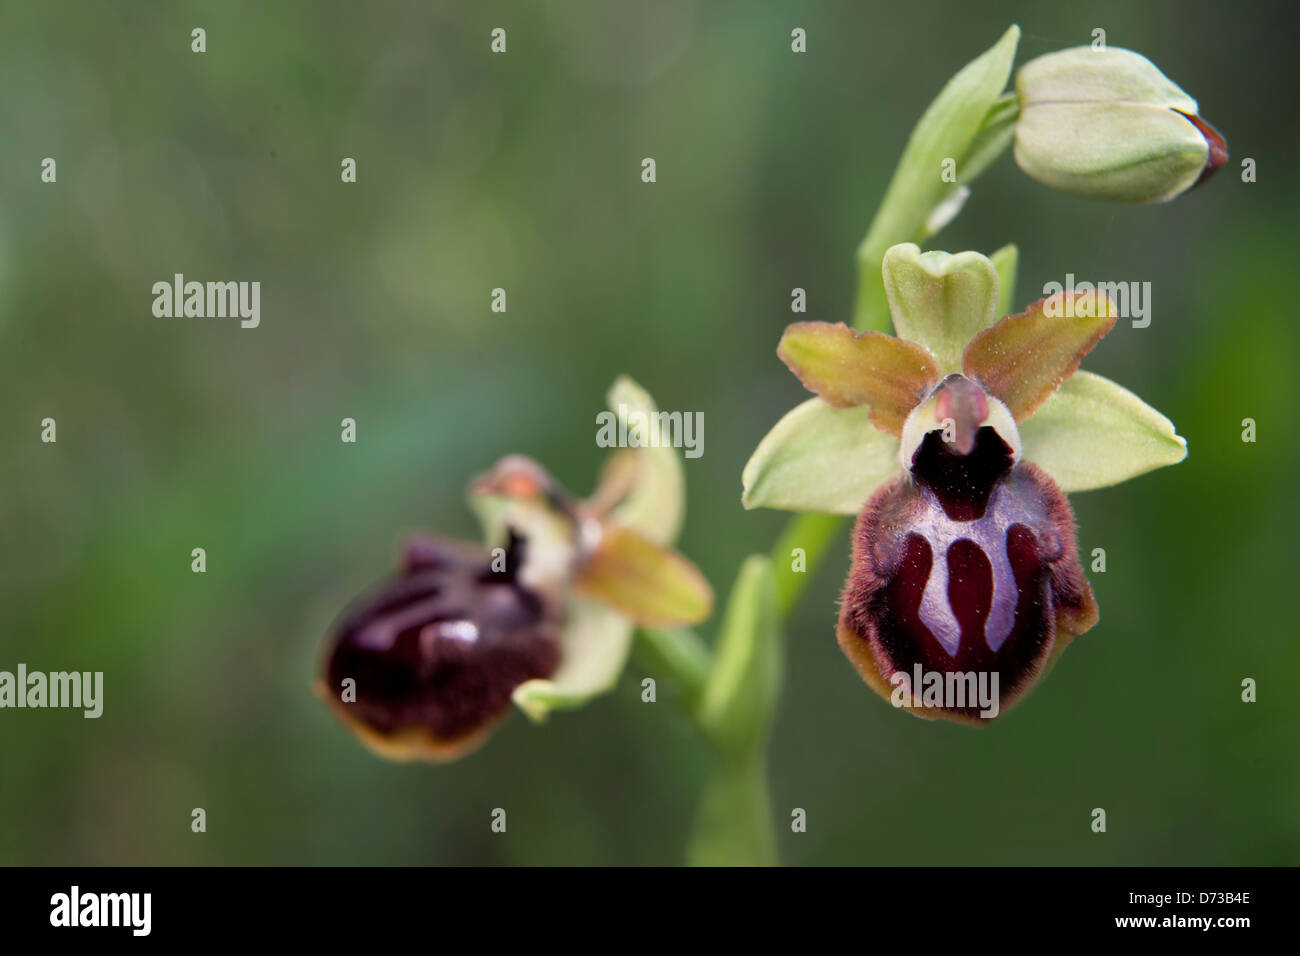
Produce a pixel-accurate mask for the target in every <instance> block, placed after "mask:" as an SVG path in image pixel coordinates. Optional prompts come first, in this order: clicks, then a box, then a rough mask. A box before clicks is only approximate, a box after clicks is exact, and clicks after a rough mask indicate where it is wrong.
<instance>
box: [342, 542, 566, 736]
mask: <svg viewBox="0 0 1300 956" xmlns="http://www.w3.org/2000/svg"><path fill="white" fill-rule="evenodd" d="M525 547H526V544H525V543H524V542H522V541H520V540H519V539H517V538H515V539H512V542H511V546H510V548H509V549H508V550H507V553H506V555H505V557H504V560H502V559H501V557H500V555H498V556H497V562H496V568H494V567H493V556H492V554H491V553H490V552H489V551H487V550H486V549H484V548H482V547H479V546H477V545H472V544H462V543H457V542H445V541H440V540H436V539H418V540H415V541H412V542H411V543H410V544H408V545H407V547H406V549H405V552H404V554H403V559H402V565H401V568H400V569H399V572H398V574H397V576H396V577H395V578H393V579H391V580H390V581H388V582H387V583H385V584H384V585H383V586H381V587H380V588H378V589H377V590H376V591H375V592H374V593H372V594H371V595H369V596H367V597H365V598H362V599H361V600H359V601H358V602H357V603H356V604H355V605H354V606H353V607H352V608H351V609H350V610H349V611H347V612H346V613H345V614H344V616H343V618H342V620H341V622H340V623H339V625H338V627H337V629H336V630H335V632H334V636H333V638H332V639H331V642H330V646H329V650H328V655H327V658H326V661H325V667H324V671H325V673H324V675H323V684H324V688H323V689H324V692H325V693H326V694H327V695H328V698H329V700H330V701H331V704H332V706H333V707H334V709H335V711H336V712H337V713H338V714H339V715H340V716H341V717H343V719H344V720H345V721H347V722H348V723H349V724H350V725H352V726H353V727H354V728H355V729H356V730H357V731H358V733H360V734H361V736H362V737H363V738H364V739H365V740H366V741H367V742H368V743H369V744H371V745H372V746H373V747H375V749H377V750H380V751H382V752H385V753H386V754H387V755H389V756H399V757H400V756H406V757H411V756H419V757H431V758H434V759H437V758H439V757H444V758H445V757H451V756H456V755H457V754H459V753H462V752H463V751H465V750H466V749H469V748H470V747H472V746H474V745H475V744H476V743H477V742H479V741H480V740H481V739H482V737H483V736H484V735H485V734H486V732H487V731H488V730H490V729H491V727H492V726H493V725H494V724H495V723H496V722H497V720H498V719H500V718H501V717H502V716H504V714H505V713H506V712H507V711H508V709H509V707H510V695H511V693H512V692H513V691H514V689H515V688H516V687H518V686H519V685H520V684H521V683H523V682H524V681H526V680H530V679H532V678H543V677H549V676H550V675H551V674H552V673H553V672H554V670H555V668H556V666H557V664H558V663H559V656H560V652H559V643H558V636H559V627H558V624H557V621H556V614H555V613H554V609H553V608H552V607H551V604H550V602H549V601H548V600H547V599H546V598H544V597H543V596H542V595H539V594H537V593H535V592H533V591H530V590H529V589H527V588H525V587H524V586H523V585H522V584H521V583H520V581H519V579H518V569H519V567H520V565H521V563H522V561H523V558H524V555H523V550H524V548H525ZM349 678H350V679H351V680H353V681H355V700H353V701H347V700H345V698H344V691H345V686H346V685H345V681H346V680H348V679H349Z"/></svg>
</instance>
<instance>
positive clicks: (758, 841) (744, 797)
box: [686, 749, 777, 866]
mask: <svg viewBox="0 0 1300 956" xmlns="http://www.w3.org/2000/svg"><path fill="white" fill-rule="evenodd" d="M686 859H687V862H688V863H690V864H691V865H692V866H774V865H775V864H776V862H777V852H776V830H775V827H774V826H773V819H772V798H771V794H770V793H769V791H768V784H767V761H766V760H765V759H764V756H763V751H762V750H761V749H760V750H757V751H752V752H746V753H744V754H726V753H724V754H722V755H721V756H719V758H718V763H717V766H716V767H715V768H714V771H713V776H712V777H711V778H710V779H709V782H708V783H707V784H706V786H705V789H704V794H703V796H702V797H701V798H700V805H699V809H698V810H697V811H696V816H695V828H694V830H693V832H692V834H691V840H690V843H689V844H688V846H687V848H686Z"/></svg>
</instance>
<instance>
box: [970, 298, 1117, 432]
mask: <svg viewBox="0 0 1300 956" xmlns="http://www.w3.org/2000/svg"><path fill="white" fill-rule="evenodd" d="M1049 313H1051V314H1049ZM1116 315H1117V313H1116V311H1115V306H1114V305H1113V304H1112V303H1111V301H1110V300H1109V299H1107V298H1106V296H1104V295H1102V294H1101V293H1089V292H1079V291H1072V292H1071V293H1069V294H1066V293H1064V292H1058V293H1057V294H1055V295H1052V296H1048V297H1047V298H1045V299H1039V300H1038V301H1037V302H1035V303H1033V304H1032V305H1030V306H1029V308H1028V309H1026V310H1025V311H1024V312H1021V313H1018V314H1016V315H1008V316H1007V317H1006V318H1004V319H1002V320H1001V321H1000V322H998V323H997V324H996V325H994V326H992V327H991V328H988V329H985V330H984V331H983V332H981V333H980V334H979V335H977V336H975V338H973V339H972V340H971V343H970V345H968V346H966V352H965V354H964V355H963V356H962V369H963V371H965V373H966V374H967V375H969V376H970V377H971V378H974V379H976V380H977V381H978V382H979V383H980V384H981V385H983V386H984V387H985V388H986V389H988V391H989V392H991V393H992V394H993V395H994V396H995V397H997V398H999V399H1001V400H1002V402H1003V403H1004V404H1005V405H1006V406H1007V408H1009V409H1010V410H1011V414H1012V415H1013V416H1014V417H1015V419H1016V421H1017V422H1022V421H1024V420H1025V419H1026V418H1028V417H1029V416H1030V415H1031V414H1033V411H1034V409H1036V408H1037V407H1038V406H1039V405H1041V404H1042V403H1043V402H1044V401H1046V400H1047V398H1048V397H1049V396H1051V394H1052V393H1053V392H1055V391H1056V390H1057V388H1059V387H1060V385H1061V383H1062V382H1064V381H1065V380H1066V379H1068V378H1069V377H1070V376H1071V375H1073V374H1074V372H1075V370H1076V369H1078V367H1079V362H1081V361H1082V360H1083V357H1084V356H1085V355H1087V354H1088V353H1089V352H1090V351H1092V347H1093V346H1094V345H1096V344H1097V343H1098V342H1100V341H1101V339H1102V337H1103V336H1104V335H1105V334H1106V333H1107V332H1109V331H1110V330H1111V329H1112V328H1113V327H1114V325H1115V318H1116Z"/></svg>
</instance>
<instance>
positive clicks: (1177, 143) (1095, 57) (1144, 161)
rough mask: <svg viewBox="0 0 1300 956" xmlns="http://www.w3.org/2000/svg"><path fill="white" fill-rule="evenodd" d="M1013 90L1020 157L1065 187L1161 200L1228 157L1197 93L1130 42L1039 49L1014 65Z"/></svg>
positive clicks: (1040, 176) (1037, 175) (1100, 195)
mask: <svg viewBox="0 0 1300 956" xmlns="http://www.w3.org/2000/svg"><path fill="white" fill-rule="evenodd" d="M1016 93H1017V95H1018V96H1019V98H1020V119H1019V120H1018V121H1017V123H1016V133H1015V156H1016V163H1017V164H1019V166H1020V168H1021V169H1023V170H1024V171H1025V172H1026V173H1028V174H1029V175H1030V176H1032V177H1033V178H1034V179H1036V180H1038V181H1039V182H1040V183H1043V184H1044V185H1047V186H1051V187H1052V188H1053V189H1059V190H1061V191H1062V192H1067V193H1073V194H1075V195H1078V196H1088V197H1091V198H1096V199H1108V200H1111V201H1114V202H1166V201H1168V200H1170V199H1173V198H1174V197H1175V196H1177V195H1179V194H1180V193H1182V192H1184V191H1186V190H1188V189H1190V188H1191V187H1192V186H1194V185H1196V184H1197V183H1198V182H1200V181H1201V180H1203V179H1205V178H1206V177H1208V176H1209V175H1210V174H1211V173H1213V172H1214V171H1215V170H1216V169H1218V168H1219V167H1220V166H1222V165H1223V164H1224V163H1225V162H1226V161H1227V159H1228V147H1227V143H1226V142H1225V141H1224V139H1223V137H1222V136H1221V135H1219V132H1218V131H1217V130H1216V129H1214V127H1213V126H1211V125H1210V124H1209V123H1206V122H1205V121H1204V120H1202V119H1201V118H1200V117H1199V116H1198V115H1197V106H1196V100H1194V99H1192V98H1191V97H1190V96H1188V95H1187V94H1186V93H1184V92H1183V91H1182V90H1181V89H1180V88H1179V87H1178V85H1177V84H1176V83H1174V82H1173V81H1172V80H1170V79H1169V78H1168V77H1167V76H1165V75H1164V74H1163V73H1161V72H1160V70H1159V69H1158V68H1157V67H1156V65H1155V64H1154V63H1152V62H1151V61H1150V60H1148V59H1147V58H1146V57H1144V56H1142V55H1141V54H1138V53H1134V52H1132V51H1131V50H1121V49H1115V48H1108V49H1105V50H1094V49H1092V48H1090V47H1076V48H1074V49H1071V50H1062V51H1060V52H1059V53H1049V54H1047V55H1046V56H1040V57H1038V58H1037V59H1035V60H1031V61H1030V62H1028V63H1026V64H1025V65H1024V66H1023V67H1021V68H1020V72H1019V73H1018V74H1017V75H1016Z"/></svg>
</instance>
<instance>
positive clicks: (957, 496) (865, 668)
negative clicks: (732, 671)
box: [838, 375, 1097, 722]
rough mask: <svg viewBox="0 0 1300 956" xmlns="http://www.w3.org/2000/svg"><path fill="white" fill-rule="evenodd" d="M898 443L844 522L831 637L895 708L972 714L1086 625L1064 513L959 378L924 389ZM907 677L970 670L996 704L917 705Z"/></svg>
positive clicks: (1018, 688)
mask: <svg viewBox="0 0 1300 956" xmlns="http://www.w3.org/2000/svg"><path fill="white" fill-rule="evenodd" d="M914 422H915V423H917V424H913V423H914ZM929 425H940V427H927V426H929ZM903 441H904V445H903V448H904V461H905V463H907V465H908V470H907V473H905V474H902V475H899V476H898V477H897V478H895V479H893V480H892V481H890V482H888V483H887V484H885V485H884V486H882V487H881V488H880V489H879V490H877V492H876V493H875V494H874V495H873V496H872V497H871V499H870V501H868V503H867V505H866V507H865V508H864V509H863V511H862V513H861V515H860V516H859V518H858V522H857V525H856V527H855V529H854V533H853V563H852V567H851V569H850V572H849V577H848V581H847V582H846V584H845V588H844V594H843V601H842V607H841V612H840V623H839V628H838V637H839V643H840V646H841V647H842V648H843V649H844V652H845V653H846V654H847V655H848V657H849V658H850V659H851V660H852V661H853V663H854V665H855V666H856V667H857V668H858V670H859V672H860V673H861V674H862V676H863V678H864V679H865V680H866V681H867V683H868V684H870V685H871V686H872V688H873V689H875V690H876V691H877V693H879V694H881V695H882V696H884V697H886V698H889V697H891V696H893V695H894V694H895V692H896V691H897V690H898V688H899V687H900V686H902V687H904V688H906V689H907V691H908V693H907V695H906V696H905V697H904V698H903V700H904V701H905V703H903V704H902V706H907V707H909V709H911V710H912V712H913V713H915V714H916V715H917V716H920V717H927V718H934V717H947V718H949V719H953V720H960V721H968V722H978V721H979V720H980V719H981V716H983V717H990V716H995V715H996V714H997V713H998V712H1000V711H1001V710H1002V709H1004V708H1006V707H1008V706H1010V705H1011V704H1012V703H1013V702H1014V701H1015V700H1016V699H1017V698H1018V697H1019V696H1020V695H1021V694H1022V693H1023V692H1024V691H1025V690H1026V689H1027V688H1028V687H1029V686H1030V685H1031V684H1032V683H1033V682H1034V681H1035V679H1036V678H1038V677H1039V676H1040V675H1041V674H1042V673H1044V671H1045V670H1046V668H1047V667H1049V666H1050V664H1051V663H1052V661H1053V660H1054V659H1055V657H1056V655H1058V654H1059V653H1060V652H1061V651H1062V650H1063V649H1064V648H1065V645H1066V644H1068V643H1069V641H1070V640H1071V639H1072V638H1073V637H1074V636H1075V635H1076V634H1079V633H1082V632H1083V631H1085V630H1087V629H1088V628H1089V627H1091V626H1092V624H1093V623H1095V621H1096V618H1097V609H1096V605H1095V603H1094V602H1093V597H1092V591H1091V588H1090V587H1089V586H1088V582H1087V579H1086V578H1085V577H1084V574H1083V569H1082V567H1080V565H1079V559H1078V555H1077V553H1076V547H1075V536H1074V516H1073V514H1072V513H1071V511H1070V506H1069V503H1068V502H1067V501H1066V498H1065V495H1064V494H1063V493H1062V492H1061V490H1060V489H1059V488H1058V487H1057V486H1056V484H1055V482H1053V481H1052V479H1051V478H1050V477H1048V475H1047V474H1046V473H1045V472H1043V471H1042V470H1041V469H1039V468H1037V467H1035V466H1034V465H1032V464H1029V463H1027V462H1022V461H1019V460H1018V458H1019V447H1018V446H1019V439H1018V436H1017V435H1016V433H1015V425H1014V423H1013V421H1012V419H1011V417H1010V415H1008V414H1007V413H1006V408H1005V406H1003V405H1002V404H1001V403H1000V402H998V401H997V400H996V399H993V398H992V397H991V396H989V395H987V394H986V393H985V392H984V390H983V389H982V388H980V386H979V385H977V384H976V383H974V382H972V381H971V380H970V379H968V378H966V377H965V376H962V375H950V376H949V377H948V378H947V379H945V380H944V381H943V382H942V383H941V384H940V385H939V386H938V388H936V389H935V391H934V392H933V393H932V394H931V396H930V399H929V400H928V401H927V402H925V403H923V404H922V405H921V406H919V407H918V408H917V410H916V411H915V412H914V413H913V418H912V419H910V420H909V425H908V426H907V427H906V428H905V430H904V439H903ZM917 673H922V674H927V675H928V674H939V675H943V676H944V678H945V684H946V685H947V686H952V685H953V683H954V682H953V681H952V680H950V679H948V678H950V677H955V676H957V675H962V676H965V675H979V676H980V678H981V679H982V680H984V681H986V682H987V684H988V685H989V686H993V687H996V688H997V706H996V707H993V708H987V707H982V706H981V704H980V702H979V701H977V700H974V699H965V700H958V699H949V698H947V697H945V698H944V699H943V700H942V702H938V701H936V702H928V701H927V703H925V704H924V706H923V705H922V702H921V693H922V689H921V688H920V687H914V686H912V685H913V684H914V683H915V679H914V675H916V674H917ZM972 686H973V685H972ZM896 700H897V698H896Z"/></svg>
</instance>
